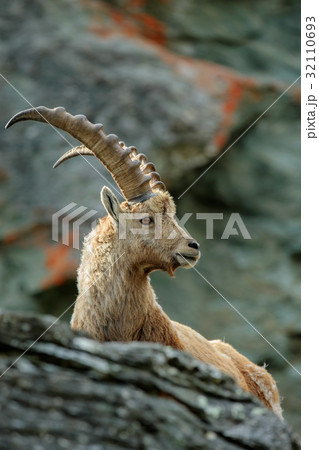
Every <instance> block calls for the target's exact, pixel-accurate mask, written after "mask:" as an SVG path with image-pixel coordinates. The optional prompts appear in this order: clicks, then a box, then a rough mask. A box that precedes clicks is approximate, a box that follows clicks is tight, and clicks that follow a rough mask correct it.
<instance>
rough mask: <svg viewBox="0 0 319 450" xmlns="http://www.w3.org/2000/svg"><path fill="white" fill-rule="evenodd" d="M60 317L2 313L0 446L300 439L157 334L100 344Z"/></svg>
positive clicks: (285, 449) (223, 447)
mask: <svg viewBox="0 0 319 450" xmlns="http://www.w3.org/2000/svg"><path fill="white" fill-rule="evenodd" d="M55 321H56V318H54V317H52V316H35V315H26V314H16V313H8V312H1V314H0V349H1V352H0V371H1V373H3V376H2V378H1V383H0V396H1V398H2V402H1V403H2V420H1V421H0V431H1V433H0V448H3V449H4V448H10V449H13V450H15V449H25V448H38V449H45V450H47V449H52V450H53V449H57V448H61V449H62V448H74V449H84V448H85V449H92V450H93V449H97V448H98V449H100V448H101V449H102V448H108V449H109V448H111V449H126V448H132V449H156V450H157V449H158V450H162V449H168V450H170V449H172V450H173V449H178V448H183V449H195V448H198V449H214V450H216V449H217V450H235V449H239V448H250V449H260V448H263V449H265V450H266V449H269V450H276V449H278V450H291V449H298V448H300V447H299V444H298V442H297V440H296V437H295V436H294V435H293V433H292V430H291V429H290V427H289V426H288V425H287V424H286V423H285V422H282V421H280V420H279V419H278V418H277V417H276V416H275V415H274V414H273V413H272V412H270V411H269V410H267V409H265V408H264V407H263V406H262V405H261V403H260V402H259V401H258V400H257V399H255V398H253V397H252V396H250V395H249V394H247V393H246V392H244V391H242V390H241V389H240V388H239V387H238V386H237V385H235V383H234V382H233V380H232V379H230V378H229V377H227V376H225V375H223V374H222V373H221V372H220V371H219V370H217V369H215V368H214V367H213V366H209V365H206V364H203V363H200V362H198V361H196V360H194V359H193V358H192V357H190V356H189V355H187V354H185V353H182V352H178V351H176V350H174V349H172V348H170V347H163V346H161V345H157V344H152V343H129V344H121V343H110V344H100V343H97V342H95V341H93V340H91V339H88V338H87V337H85V336H83V335H81V334H80V333H73V332H71V331H70V329H69V328H68V327H67V325H65V324H61V323H60V322H57V323H55V324H54V325H53V326H51V325H52V324H53V322H55ZM50 326H51V328H50V329H49V330H48V331H47V332H46V330H47V329H48V327H50ZM43 333H44V334H43ZM41 334H43V337H42V338H41V339H40V340H37V341H36V342H35V340H36V339H37V338H38V337H39V336H40V335H41ZM31 345H32V346H31ZM30 346H31V347H30ZM29 347H30V348H29ZM23 352H25V354H24V355H23V356H22V357H21V358H19V356H20V355H21V353H23ZM17 358H19V359H18V360H17ZM11 365H12V367H11V368H10V366H11Z"/></svg>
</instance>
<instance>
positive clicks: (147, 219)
mask: <svg viewBox="0 0 319 450" xmlns="http://www.w3.org/2000/svg"><path fill="white" fill-rule="evenodd" d="M140 222H141V224H143V225H150V224H151V223H153V219H152V218H151V217H143V219H141V220H140Z"/></svg>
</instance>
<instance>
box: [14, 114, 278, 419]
mask: <svg viewBox="0 0 319 450" xmlns="http://www.w3.org/2000/svg"><path fill="white" fill-rule="evenodd" d="M23 120H36V121H39V122H47V123H49V124H51V125H53V126H55V127H58V128H60V129H62V130H64V131H67V132H68V133H69V134H70V135H72V136H73V137H75V138H76V139H78V140H79V141H80V142H81V144H82V145H81V146H79V147H76V148H73V149H71V150H69V151H68V152H66V153H65V154H64V155H63V156H62V157H61V158H60V159H59V160H58V161H57V162H56V164H55V167H56V166H58V165H59V164H61V163H62V162H64V161H66V160H67V159H69V158H72V157H74V156H77V155H94V156H96V157H97V158H98V159H99V160H100V161H101V162H102V164H103V165H104V166H105V168H106V169H107V170H108V171H109V172H110V173H111V174H112V176H113V178H114V180H115V181H116V183H117V185H118V186H119V188H120V190H121V192H122V194H123V196H124V198H125V199H126V201H124V202H123V203H121V204H120V203H119V201H118V200H117V198H116V197H115V195H114V194H113V193H112V192H111V191H110V189H108V188H106V187H105V186H104V187H103V189H102V191H101V200H102V203H103V205H104V207H105V209H106V211H107V212H108V215H107V216H106V217H104V218H102V219H100V222H99V224H98V225H97V227H96V229H94V230H93V231H92V232H91V233H90V234H89V235H88V236H87V237H86V239H85V242H84V248H83V252H82V260H81V265H80V267H79V270H78V290H79V295H78V297H77V300H76V303H75V307H74V312H73V316H72V320H71V326H72V328H73V329H78V330H84V331H86V332H87V333H88V334H90V335H91V336H92V337H93V338H95V339H97V340H99V341H135V340H136V341H152V342H159V343H161V344H164V345H170V346H172V347H175V348H177V349H179V350H184V351H186V352H188V353H190V354H191V355H193V356H194V357H195V358H197V359H199V360H201V361H204V362H205V363H210V364H213V365H214V366H216V367H218V368H219V369H220V370H221V371H222V372H224V373H226V374H228V375H230V376H231V377H233V378H234V379H235V380H236V382H237V383H238V384H239V386H241V387H242V388H243V389H245V390H246V391H249V392H251V393H253V394H255V395H256V396H257V397H259V398H260V399H261V400H262V401H263V402H264V404H265V405H266V406H267V407H268V408H270V409H271V410H273V411H274V412H275V413H276V414H277V415H278V416H279V417H281V408H280V401H279V395H278V390H277V387H276V383H275V381H274V379H273V378H272V377H271V375H270V374H269V373H268V372H267V371H266V370H265V369H264V368H262V367H259V366H257V365H255V364H253V363H252V362H251V361H249V360H248V359H247V358H246V357H245V356H243V355H241V354H240V353H238V352H237V351H236V350H235V349H234V348H233V347H231V346H230V345H229V344H226V343H225V342H222V341H220V340H214V341H208V340H206V339H205V338H204V337H203V336H201V335H200V334H199V333H197V332H196V331H194V330H192V329H191V328H189V327H187V326H185V325H182V324H180V323H178V322H173V321H172V320H170V319H169V317H168V316H167V315H166V314H165V312H164V311H163V310H162V308H161V307H160V305H159V304H158V302H157V299H156V296H155V294H154V291H153V289H152V287H151V284H150V279H149V277H148V274H149V273H150V272H152V271H154V270H163V271H166V272H168V273H169V274H170V275H171V276H173V274H174V272H175V270H176V269H177V268H178V267H183V268H185V269H189V268H191V267H193V266H194V265H195V264H196V262H197V261H198V259H199V257H200V252H199V244H198V243H197V242H196V241H195V240H194V239H193V238H192V237H191V236H189V235H187V234H186V233H185V231H184V230H183V229H182V228H181V227H180V226H179V225H178V223H177V222H176V220H175V219H174V213H175V205H174V201H173V199H172V197H171V196H170V194H169V193H168V192H167V191H166V188H165V185H164V183H163V182H162V181H161V179H160V176H159V174H158V173H157V172H156V170H155V167H154V165H153V164H152V163H150V162H148V161H147V159H146V157H145V155H143V154H138V153H137V150H136V148H135V147H126V146H125V144H124V143H123V142H119V141H118V138H117V136H115V135H112V134H110V135H106V134H105V133H104V132H103V126H102V125H101V124H95V125H94V124H92V123H91V122H89V121H88V119H87V118H86V117H85V116H82V115H80V116H72V115H71V114H69V113H67V112H66V111H65V109H64V108H61V107H59V108H55V109H48V108H46V107H43V106H41V107H38V108H34V109H29V110H26V111H22V112H20V113H18V114H17V115H15V116H14V117H13V118H12V119H11V120H10V121H9V123H8V124H7V127H9V126H11V125H13V124H15V123H17V122H20V121H23ZM122 213H139V220H137V219H136V218H135V219H134V214H133V215H132V216H133V217H132V218H130V219H128V220H127V222H128V224H127V225H128V226H130V225H134V227H135V229H136V227H140V229H141V230H145V229H147V230H148V232H147V233H139V232H138V233H130V234H129V235H128V237H127V238H126V239H120V238H119V234H118V231H119V221H120V216H121V214H122ZM155 216H156V217H157V219H158V218H159V217H160V225H161V229H162V236H161V239H155V232H156V231H155V228H156V227H155ZM172 236H173V237H172Z"/></svg>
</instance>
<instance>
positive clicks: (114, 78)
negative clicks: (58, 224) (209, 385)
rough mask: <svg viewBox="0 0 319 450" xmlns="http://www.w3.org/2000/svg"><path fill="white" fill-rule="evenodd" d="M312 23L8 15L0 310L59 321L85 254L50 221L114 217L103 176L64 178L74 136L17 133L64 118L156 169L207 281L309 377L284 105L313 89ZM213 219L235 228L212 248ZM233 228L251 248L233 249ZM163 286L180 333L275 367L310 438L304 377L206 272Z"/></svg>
mask: <svg viewBox="0 0 319 450" xmlns="http://www.w3.org/2000/svg"><path fill="white" fill-rule="evenodd" d="M299 14H300V12H299V2H297V1H288V0H286V1H285V0H280V1H278V0H277V1H275V0H270V1H267V2H258V3H257V4H256V2H253V1H252V0H247V1H245V2H244V1H241V2H238V1H231V0H230V1H228V2H227V3H225V2H222V1H208V0H200V1H195V0H190V1H187V0H176V1H174V2H173V1H169V0H165V1H164V0H162V1H156V2H151V1H136V0H135V1H133V0H131V1H125V0H122V1H121V0H114V1H89V0H86V1H84V0H83V1H80V0H73V1H66V0H55V1H54V2H42V1H40V0H29V1H28V2H24V1H22V0H10V1H8V0H3V2H2V4H1V15H0V32H1V40H0V68H1V69H0V72H1V74H2V76H3V77H5V78H6V79H7V80H8V82H10V83H11V84H12V86H13V87H12V86H10V85H9V84H8V82H6V81H5V80H4V79H3V78H0V99H1V109H0V126H1V131H0V155H1V159H0V208H1V216H0V257H1V260H0V283H1V298H0V306H1V307H2V308H6V309H29V310H35V311H41V312H49V313H53V314H55V315H59V314H61V313H62V312H63V311H64V310H65V309H66V307H68V306H69V305H70V304H71V303H72V302H73V301H74V300H75V296H76V289H75V278H76V267H77V265H78V261H79V256H80V252H79V250H76V249H72V246H66V245H63V244H62V242H53V241H52V237H51V217H52V214H54V213H56V212H57V211H58V210H60V209H61V208H63V207H65V206H66V205H68V204H70V203H72V202H75V203H76V204H77V205H81V206H85V207H87V208H89V209H94V210H96V211H97V213H96V217H99V216H102V215H103V208H102V207H101V205H100V201H99V191H100V189H101V187H102V186H103V185H104V184H105V181H104V180H103V178H102V177H100V176H98V175H97V174H96V172H95V170H94V168H95V169H96V170H99V171H100V172H101V174H102V175H103V177H106V178H107V180H108V181H111V179H110V177H109V176H108V175H107V174H106V173H105V172H104V170H103V168H102V167H101V166H100V165H99V164H98V163H97V162H96V161H93V160H91V159H90V160H89V161H90V163H91V164H92V166H93V167H92V166H89V165H88V164H87V163H86V162H85V161H83V160H82V158H77V159H75V160H73V161H71V162H68V163H66V164H65V165H63V166H61V168H60V167H59V168H58V169H56V170H53V169H52V165H53V163H54V162H55V160H56V159H58V157H60V156H61V154H62V153H63V152H64V151H66V150H68V149H69V147H70V143H71V144H73V143H74V141H73V140H71V138H70V137H69V136H66V135H64V134H63V136H64V139H63V138H62V137H61V135H59V134H57V133H56V132H55V131H54V130H52V129H51V128H50V127H45V126H44V125H42V124H37V123H27V124H19V125H16V126H15V127H14V128H12V129H10V130H8V131H4V125H5V123H6V122H7V120H8V119H9V118H10V117H11V116H12V115H13V114H15V113H16V112H18V111H20V110H23V109H26V108H28V107H29V106H30V105H29V104H28V102H27V101H29V102H30V103H31V104H32V105H35V106H37V105H40V104H44V105H46V106H49V107H54V106H59V105H63V106H65V107H66V109H67V110H69V111H70V112H71V113H73V114H78V113H83V114H85V115H87V117H88V118H89V119H90V120H91V121H95V122H102V123H103V124H104V125H105V130H106V131H107V132H112V133H116V134H118V135H119V137H120V138H121V139H123V140H124V141H126V142H127V143H129V144H134V145H136V146H137V147H138V148H139V150H140V151H142V152H144V153H146V154H147V155H148V157H149V159H150V160H152V161H154V162H155V163H156V166H157V168H158V170H159V171H160V172H161V174H162V178H164V180H165V182H166V184H167V186H168V188H169V190H170V191H171V192H172V194H173V195H174V197H175V199H176V205H177V211H178V216H179V217H182V216H183V214H184V213H185V212H190V213H193V215H192V217H191V218H190V219H189V220H188V222H187V224H186V227H187V228H188V229H189V231H190V232H191V233H192V234H193V235H194V236H196V238H197V239H198V240H199V242H200V243H201V248H202V259H201V261H200V263H199V264H198V266H197V268H198V270H199V271H200V272H201V273H202V274H203V275H204V276H205V277H206V278H207V280H209V282H210V283H211V284H212V285H213V286H214V288H216V289H217V290H218V291H219V292H220V293H221V294H222V295H223V296H224V297H225V299H227V300H228V301H229V302H231V304H232V305H233V306H234V308H236V309H237V310H238V311H240V313H241V314H242V315H243V316H245V317H246V318H247V320H248V321H249V322H250V323H251V324H253V326H254V327H256V328H257V329H258V330H259V332H260V333H261V334H262V335H263V336H264V337H265V338H266V339H267V340H268V341H269V342H270V343H271V344H272V345H273V346H274V347H275V348H276V349H277V350H278V351H279V352H280V353H281V354H282V355H284V357H285V358H287V360H289V362H291V364H292V365H294V366H295V367H296V368H297V370H299V368H300V367H299V365H300V358H299V345H300V321H299V262H300V261H299V259H300V243H299V241H300V239H299V133H300V131H299V107H300V100H299V95H300V91H299V86H298V83H296V84H295V85H294V86H293V87H291V89H289V90H288V91H287V93H286V94H285V95H284V96H282V98H280V99H279V100H278V101H277V102H276V103H274V102H275V101H276V100H277V99H278V97H279V96H280V95H281V94H282V93H283V92H284V91H285V89H287V88H288V87H289V86H290V84H291V83H293V82H294V81H295V80H296V79H297V77H298V76H299V72H300V67H299ZM14 88H15V89H16V90H15V89H14ZM19 92H20V93H21V95H19ZM22 96H23V97H24V98H23V97H22ZM25 99H27V101H26V100H25ZM273 103H274V105H273V106H272V107H271V108H270V109H269V111H267V112H266V113H265V114H264V115H263V116H262V117H261V118H260V120H259V121H258V122H257V123H256V124H254V125H253V126H252V127H251V129H249V130H248V131H247V133H245V134H244V135H243V136H242V138H241V139H239V140H238V142H236V144H235V145H233V146H232V147H231V148H230V149H229V150H228V151H227V153H226V154H225V155H224V156H222V157H221V158H220V160H218V161H217V162H216V164H214V166H213V167H211V168H210V169H209V170H208V171H207V173H205V175H203V176H202V177H201V178H200V179H199V180H198V182H196V183H195V184H194V185H193V186H192V187H191V188H190V189H189V190H188V191H187V192H186V193H185V194H183V193H184V191H185V190H186V189H187V188H188V187H189V186H190V184H191V183H193V182H194V180H196V179H197V178H198V177H199V176H200V175H201V174H202V173H203V171H204V170H206V169H207V168H208V167H209V166H210V165H211V164H212V162H213V161H215V160H216V158H218V157H219V156H220V155H221V154H222V153H223V152H224V151H225V150H226V149H227V148H228V147H229V146H230V145H231V144H232V143H233V142H234V141H235V140H236V139H237V138H238V137H239V136H240V135H241V134H242V133H244V132H245V130H246V129H247V128H248V127H249V126H250V125H251V124H252V123H253V122H254V121H255V120H256V119H257V118H258V117H259V116H260V115H261V114H263V113H264V111H265V110H266V109H267V108H268V107H269V106H270V105H272V104H273ZM180 196H181V198H180V199H178V198H179V197H180ZM211 212H218V213H223V215H224V219H223V220H216V221H215V223H214V239H210V240H207V239H206V238H205V234H206V223H205V221H203V220H195V214H196V213H211ZM233 212H236V213H240V215H241V217H242V219H243V221H244V224H245V226H246V227H247V229H248V231H249V233H250V235H251V237H252V239H251V240H245V239H243V238H242V236H241V235H238V236H231V237H230V239H228V240H222V239H221V236H222V233H223V231H224V229H225V225H226V224H227V221H228V219H229V217H230V215H231V213H233ZM88 229H89V225H88V226H86V227H85V226H83V227H82V228H81V236H82V234H83V233H85V232H86V231H87V230H88ZM152 279H153V283H154V286H155V289H156V292H157V295H158V297H159V301H160V303H161V304H162V306H163V307H164V309H165V311H166V312H167V313H168V314H169V315H170V316H171V317H172V318H173V319H175V320H178V321H180V322H183V323H186V324H188V325H190V326H192V327H194V328H195V329H197V330H198V331H200V332H202V333H203V334H204V335H205V336H206V337H208V338H211V339H213V338H223V339H225V340H226V341H228V342H230V343H231V344H233V345H234V346H235V347H236V348H237V349H238V350H239V351H241V352H242V353H244V354H245V355H247V356H248V357H249V358H251V359H252V360H254V361H255V362H257V363H260V364H262V363H264V362H266V363H267V364H268V365H269V367H268V368H269V370H270V372H271V373H272V374H273V375H274V377H275V378H276V380H277V382H278V385H279V390H280V392H281V394H282V396H283V397H284V400H283V407H284V412H285V416H286V418H287V419H288V421H289V422H290V423H292V424H293V425H294V426H295V427H296V428H298V427H299V408H300V406H299V382H300V377H299V375H298V373H297V372H296V371H295V370H294V369H293V368H292V367H291V366H290V365H289V364H288V363H287V362H286V361H285V360H284V359H283V358H282V357H281V356H280V355H279V354H278V353H277V352H276V351H275V350H274V349H273V348H272V347H271V346H270V345H269V344H268V343H267V342H266V341H265V339H263V338H262V337H261V336H260V335H259V334H258V333H256V331H255V330H254V329H253V328H252V327H251V326H250V325H249V324H248V323H247V322H245V321H244V320H243V318H242V317H240V315H239V314H238V313H237V312H236V311H235V310H234V309H233V308H232V307H231V306H230V305H229V304H228V303H227V302H226V301H225V299H223V298H222V297H221V296H220V295H219V294H218V292H216V290H214V289H213V288H212V287H211V286H210V285H209V284H207V283H206V282H205V281H204V280H203V279H202V278H201V277H200V276H199V275H198V274H197V273H196V272H195V271H187V272H186V271H181V270H180V271H178V272H177V274H176V279H175V280H171V279H168V277H167V275H166V274H161V273H155V274H154V275H153V276H152ZM68 317H69V315H68V314H66V315H65V316H64V317H63V318H68Z"/></svg>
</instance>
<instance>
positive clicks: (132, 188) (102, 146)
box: [6, 106, 153, 203]
mask: <svg viewBox="0 0 319 450" xmlns="http://www.w3.org/2000/svg"><path fill="white" fill-rule="evenodd" d="M24 120H35V121H38V122H43V123H49V124H50V125H53V126H55V127H57V128H60V129H61V130H63V131H66V132H67V133H69V134H70V135H71V136H73V137H74V138H75V139H77V140H78V141H80V142H81V143H82V144H83V146H84V147H82V146H80V147H78V148H76V149H72V150H70V151H69V152H67V154H65V155H63V156H62V158H60V160H58V161H57V163H56V165H59V164H61V163H62V162H63V161H65V160H66V159H69V158H72V157H74V156H77V155H79V154H85V155H91V154H92V153H93V154H94V156H96V157H97V158H98V159H99V160H100V161H101V162H102V164H103V165H104V167H106V169H107V170H108V171H109V172H110V173H111V175H112V177H113V178H114V180H115V182H116V183H117V184H118V186H119V188H120V189H121V191H122V193H123V195H124V197H125V198H126V199H127V200H128V201H129V202H131V203H135V202H141V201H142V202H143V201H145V200H147V199H149V198H150V197H151V196H152V195H153V194H152V190H151V186H150V181H151V180H152V177H151V175H150V174H144V173H143V171H142V170H141V169H140V165H141V163H140V161H138V160H137V159H135V158H134V159H132V158H131V157H130V153H131V151H130V150H129V149H128V148H126V147H123V146H122V145H121V144H120V143H119V140H118V137H117V136H116V135H115V134H108V135H106V134H105V133H104V131H103V125H102V124H100V123H98V124H92V123H91V122H90V121H89V120H88V119H87V118H86V117H85V116H83V115H77V116H72V115H71V114H69V113H68V112H66V110H65V109H64V108H62V107H57V108H54V109H50V108H46V107H45V106H38V107H37V108H32V109H27V110H25V111H21V112H19V113H18V114H16V115H15V116H14V117H12V119H10V120H9V122H8V123H7V125H6V128H9V127H11V125H14V124H15V123H17V122H21V121H24ZM75 150H76V151H75Z"/></svg>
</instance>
